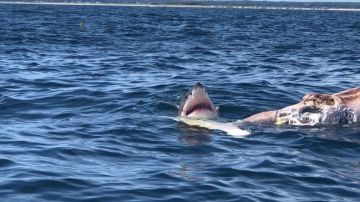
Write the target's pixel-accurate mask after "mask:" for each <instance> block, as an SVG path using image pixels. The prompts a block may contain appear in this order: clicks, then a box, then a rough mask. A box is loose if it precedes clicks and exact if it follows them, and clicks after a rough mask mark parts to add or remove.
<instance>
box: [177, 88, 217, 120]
mask: <svg viewBox="0 0 360 202" xmlns="http://www.w3.org/2000/svg"><path fill="white" fill-rule="evenodd" d="M179 116H180V117H189V118H193V119H215V118H216V117H217V116H218V113H217V111H216V108H215V107H214V104H213V103H212V102H211V100H210V97H209V95H208V94H207V91H206V89H205V87H204V86H203V85H202V84H201V83H196V84H195V85H194V86H193V87H192V88H191V90H190V91H189V92H188V93H187V94H186V95H185V97H184V99H183V100H182V102H181V105H180V107H179Z"/></svg>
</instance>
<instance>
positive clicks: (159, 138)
mask: <svg viewBox="0 0 360 202" xmlns="http://www.w3.org/2000/svg"><path fill="white" fill-rule="evenodd" d="M197 81H200V82H203V83H204V84H205V85H206V86H207V87H208V91H209V94H210V96H211V98H212V99H213V101H214V103H215V105H217V106H218V107H219V111H220V114H221V116H222V119H223V120H224V121H234V120H237V119H242V118H245V117H247V116H249V115H251V114H254V113H257V112H261V111H264V110H272V109H277V108H281V107H284V106H286V105H289V104H293V103H295V102H297V101H299V100H300V99H301V98H302V96H303V95H304V94H305V93H309V92H322V93H334V92H338V91H341V90H345V89H348V88H352V87H356V86H359V81H360V15H359V13H357V12H329V11H291V10H289V11H281V10H246V9H192V8H141V7H139V8H130V7H101V6H94V7H92V6H45V5H4V4H3V5H0V196H1V201H62V202H65V201H66V202H67V201H359V199H360V160H359V156H360V136H359V135H360V133H359V127H358V126H348V127H345V126H343V127H341V126H336V127H327V128H325V127H323V128H309V127H300V128H299V127H279V126H254V127H252V128H250V129H251V130H252V135H250V136H248V137H246V138H234V137H232V136H228V135H227V134H225V133H224V132H221V131H214V130H207V129H201V128H194V127H189V126H186V125H184V124H181V123H179V122H176V121H174V120H172V119H168V118H166V117H175V116H176V115H177V105H178V104H179V102H180V99H181V96H182V95H183V94H184V93H185V92H186V91H187V90H188V89H189V88H190V87H191V85H192V84H194V83H195V82H197Z"/></svg>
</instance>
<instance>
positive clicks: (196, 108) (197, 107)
mask: <svg viewBox="0 0 360 202" xmlns="http://www.w3.org/2000/svg"><path fill="white" fill-rule="evenodd" d="M206 110H208V111H212V110H213V109H212V107H211V103H198V104H195V105H194V106H192V107H191V108H189V109H188V110H187V111H186V112H185V115H186V116H189V115H191V114H193V113H200V112H201V111H206Z"/></svg>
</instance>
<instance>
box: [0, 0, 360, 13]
mask: <svg viewBox="0 0 360 202" xmlns="http://www.w3.org/2000/svg"><path fill="white" fill-rule="evenodd" d="M289 3H292V2H289ZM0 4H18V5H19V4H20V5H62V6H109V7H149V8H214V9H215V8H217V9H221V8H222V9H226V8H230V9H254V10H305V11H348V12H353V11H355V12H360V9H359V8H331V7H330V8H306V7H277V6H236V5H233V6H231V5H188V4H169V3H165V4H150V3H101V2H46V1H40V2H35V1H34V2H30V1H28V2H24V1H1V0H0Z"/></svg>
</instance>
